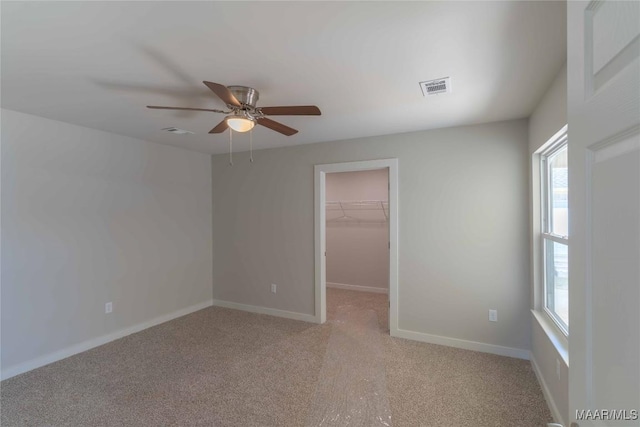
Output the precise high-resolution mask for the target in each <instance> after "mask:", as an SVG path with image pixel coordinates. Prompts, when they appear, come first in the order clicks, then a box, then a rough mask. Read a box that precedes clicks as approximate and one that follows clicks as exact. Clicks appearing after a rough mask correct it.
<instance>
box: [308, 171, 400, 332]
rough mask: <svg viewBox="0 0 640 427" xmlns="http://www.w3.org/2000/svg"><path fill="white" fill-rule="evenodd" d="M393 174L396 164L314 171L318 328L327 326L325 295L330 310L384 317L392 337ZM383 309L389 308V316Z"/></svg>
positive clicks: (394, 298)
mask: <svg viewBox="0 0 640 427" xmlns="http://www.w3.org/2000/svg"><path fill="white" fill-rule="evenodd" d="M397 174H398V171H397V159H385V160H373V161H362V162H350V163H336V164H329V165H316V167H315V190H316V194H315V195H316V197H315V213H316V215H315V228H316V230H315V232H316V235H315V241H316V245H315V246H316V248H315V250H316V307H315V311H316V321H317V322H318V323H324V322H325V321H326V320H327V294H329V295H330V297H331V298H330V299H329V300H330V301H332V302H333V303H334V304H335V303H336V301H338V300H340V301H341V303H342V304H349V305H351V304H353V305H354V306H358V305H371V307H372V308H373V307H376V308H377V309H378V311H379V314H378V316H379V319H380V320H381V319H382V318H384V317H386V316H387V313H388V319H389V320H388V322H386V326H388V328H389V331H390V333H391V335H395V334H394V332H395V331H397V325H398V322H397V318H398V309H397V308H398V306H397V304H398V283H397V272H398V265H397V262H398V257H397V247H398V245H397V239H398V219H397V199H398V195H397V185H398V184H397V183H398V179H397ZM327 288H329V290H328V289H327ZM382 304H384V305H387V304H388V311H387V307H384V306H383V305H382ZM382 307H384V310H382V309H381V308H382ZM332 308H334V305H333V304H332V306H331V307H330V310H331V309H332Z"/></svg>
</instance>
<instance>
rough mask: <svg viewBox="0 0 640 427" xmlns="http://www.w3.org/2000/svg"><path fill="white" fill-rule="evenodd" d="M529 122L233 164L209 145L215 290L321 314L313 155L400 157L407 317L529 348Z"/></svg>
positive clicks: (409, 322)
mask: <svg viewBox="0 0 640 427" xmlns="http://www.w3.org/2000/svg"><path fill="white" fill-rule="evenodd" d="M527 130H528V122H527V120H514V121H506V122H498V123H490V124H483V125H474V126H465V127H457V128H448V129H437V130H431V131H424V132H415V133H405V134H396V135H387V136H378V137H369V138H360V139H354V140H348V141H335V142H328V143H321V144H310V145H304V146H297V147H288V148H278V149H269V150H261V151H258V152H256V153H255V155H254V158H255V162H254V163H253V164H250V163H249V161H248V155H247V153H241V154H238V155H236V156H235V157H234V161H235V164H234V166H233V167H230V166H229V165H228V163H227V162H228V158H227V156H226V155H219V156H213V157H212V176H213V271H214V273H213V294H214V298H216V299H219V300H224V301H231V302H236V303H242V304H249V305H254V306H259V307H269V308H275V309H281V310H288V311H292V312H299V313H305V314H313V312H314V240H313V238H314V212H313V200H314V199H313V191H314V184H313V182H314V175H313V165H315V164H324V163H336V162H345V161H356V160H372V159H381V158H398V161H399V228H400V231H399V327H400V328H401V329H404V330H408V331H415V332H423V333H428V334H434V335H441V336H445V337H450V338H458V339H463V340H471V341H477V342H482V343H487V344H494V345H500V346H506V347H512V348H518V349H529V348H530V336H531V335H530V333H531V322H530V317H531V316H530V312H529V308H530V292H529V236H528V218H529V214H528V210H529V201H528V196H529V192H528V175H527V174H528V172H527V171H528V137H527ZM255 145H257V146H259V141H256V144H255ZM271 283H276V284H278V286H279V287H278V293H277V294H272V293H271V292H270V289H269V287H270V284H271ZM489 309H497V310H498V317H499V321H498V322H497V323H493V322H489V321H488V310H489Z"/></svg>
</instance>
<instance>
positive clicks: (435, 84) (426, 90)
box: [420, 77, 451, 96]
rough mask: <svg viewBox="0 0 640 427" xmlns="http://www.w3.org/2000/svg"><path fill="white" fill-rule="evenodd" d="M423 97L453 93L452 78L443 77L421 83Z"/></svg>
mask: <svg viewBox="0 0 640 427" xmlns="http://www.w3.org/2000/svg"><path fill="white" fill-rule="evenodd" d="M420 89H422V95H423V96H431V95H439V94H441V93H449V92H451V78H450V77H443V78H441V79H435V80H429V81H426V82H420Z"/></svg>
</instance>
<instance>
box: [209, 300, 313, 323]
mask: <svg viewBox="0 0 640 427" xmlns="http://www.w3.org/2000/svg"><path fill="white" fill-rule="evenodd" d="M213 305H214V306H216V307H223V308H232V309H234V310H241V311H248V312H250V313H258V314H268V315H269V316H276V317H284V318H286V319H292V320H302V321H303V322H311V323H318V321H317V319H316V317H315V316H314V315H312V314H304V313H296V312H294V311H286V310H278V309H277V308H268V307H258V306H256V305H248V304H240V303H239V302H231V301H222V300H218V299H214V300H213Z"/></svg>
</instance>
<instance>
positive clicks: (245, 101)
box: [227, 86, 260, 107]
mask: <svg viewBox="0 0 640 427" xmlns="http://www.w3.org/2000/svg"><path fill="white" fill-rule="evenodd" d="M227 89H229V91H231V93H232V94H233V96H235V97H236V99H237V100H238V101H239V102H240V103H241V104H242V105H247V106H251V107H255V106H256V102H258V98H259V97H260V93H258V91H257V90H255V89H254V88H251V87H247V86H227Z"/></svg>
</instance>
